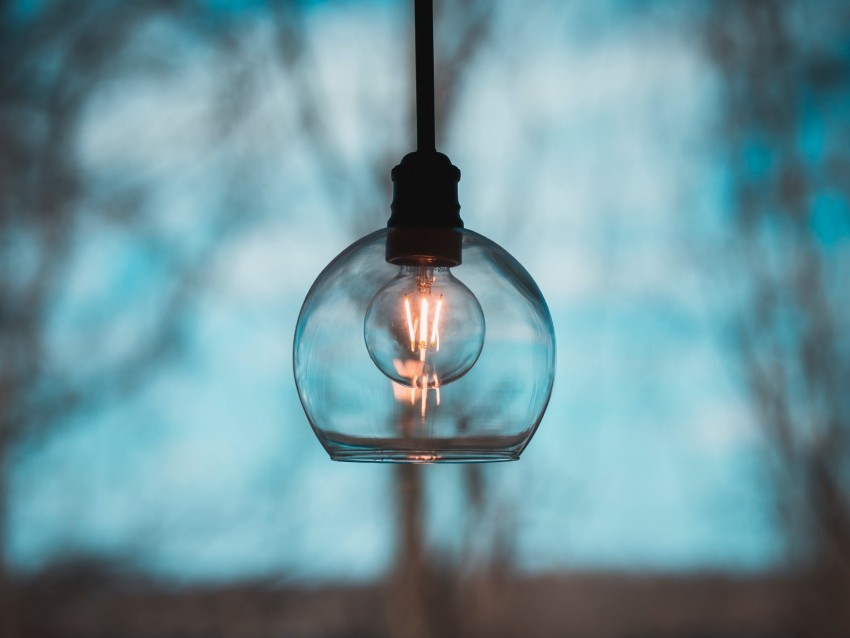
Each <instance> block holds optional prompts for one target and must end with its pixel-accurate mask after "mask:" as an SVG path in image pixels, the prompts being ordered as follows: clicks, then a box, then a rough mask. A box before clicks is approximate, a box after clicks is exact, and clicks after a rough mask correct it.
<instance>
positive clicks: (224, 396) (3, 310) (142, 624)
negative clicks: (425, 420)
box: [0, 0, 850, 638]
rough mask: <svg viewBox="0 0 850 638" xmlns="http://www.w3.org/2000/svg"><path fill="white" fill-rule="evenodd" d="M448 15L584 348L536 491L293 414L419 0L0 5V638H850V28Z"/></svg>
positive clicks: (529, 463) (485, 144) (469, 186)
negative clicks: (380, 453) (352, 458)
mask: <svg viewBox="0 0 850 638" xmlns="http://www.w3.org/2000/svg"><path fill="white" fill-rule="evenodd" d="M435 5H436V6H435V13H436V24H435V34H436V36H435V37H436V56H437V61H436V66H437V121H438V122H437V130H438V147H439V148H440V149H441V150H442V151H444V152H445V153H447V154H448V155H449V156H450V157H451V158H452V160H453V162H454V163H455V164H456V165H457V166H459V167H460V168H461V170H462V172H463V178H462V180H461V183H460V197H461V203H462V205H463V211H462V212H463V217H464V220H465V222H466V225H467V227H468V228H471V229H473V230H476V231H478V232H481V233H483V234H485V235H487V236H488V237H490V238H491V239H493V240H494V241H496V242H497V243H499V244H501V245H502V246H504V247H505V248H506V249H507V250H509V251H510V252H511V253H512V254H514V256H516V257H517V258H518V259H519V260H520V262H522V263H523V264H524V265H525V267H526V268H527V269H528V270H529V272H530V273H531V274H532V275H533V276H534V277H535V278H536V280H537V282H538V284H539V285H540V288H541V290H542V291H543V293H544V295H545V296H546V298H547V300H548V303H549V306H550V309H551V312H552V315H553V318H554V321H555V327H556V332H557V337H558V371H557V377H556V383H555V390H554V394H553V397H552V401H551V404H550V407H549V411H548V413H547V415H546V417H545V418H544V420H543V423H542V424H541V426H540V429H539V430H538V433H537V435H536V436H535V438H534V440H533V441H532V442H531V445H530V446H529V448H528V449H527V451H526V452H525V453H524V455H523V458H522V461H521V462H519V463H508V464H496V465H486V466H425V467H405V466H390V465H375V466H371V465H356V464H351V465H350V464H344V463H333V462H331V461H330V460H328V458H327V455H326V454H325V452H324V450H323V449H322V448H321V446H320V445H319V443H318V442H317V441H316V440H315V438H314V437H313V434H312V432H311V430H310V428H309V425H308V423H307V421H306V419H305V417H304V414H303V412H302V411H301V408H300V404H299V402H298V398H297V395H296V393H295V388H294V382H293V379H292V371H291V344H292V335H293V331H294V326H295V320H296V318H297V314H298V310H299V308H300V304H301V302H302V301H303V299H304V296H305V295H306V293H307V291H308V289H309V287H310V285H311V283H312V281H313V280H314V279H315V278H316V276H317V275H318V274H319V272H320V271H321V270H322V268H323V267H324V266H325V265H326V264H327V263H328V262H329V261H330V260H331V259H332V258H333V257H334V256H335V255H336V254H337V253H339V252H340V251H341V250H342V249H343V248H344V247H345V246H347V245H348V244H349V243H351V242H352V241H354V240H355V239H356V238H358V237H359V236H361V235H363V234H365V233H366V232H368V231H371V230H374V229H376V228H379V227H380V226H382V225H383V224H385V222H386V219H387V217H388V213H389V210H388V206H389V201H390V180H389V172H390V169H391V168H392V166H394V165H395V164H396V163H397V162H398V160H400V158H401V157H402V156H403V155H404V154H405V153H406V152H408V151H409V150H412V149H413V147H414V139H413V138H414V131H415V127H414V126H413V108H412V97H413V96H412V88H413V83H412V2H410V1H407V0H360V1H353V0H351V1H342V0H325V1H312V2H311V1H307V0H302V1H300V2H296V1H294V0H293V1H290V2H262V1H259V0H257V1H251V0H244V1H237V0H208V1H202V0H137V1H134V2H120V1H118V0H91V1H89V2H76V1H74V0H5V1H0V503H2V506H0V530H2V534H0V546H1V547H2V561H0V632H2V634H0V635H2V636H4V637H7V636H8V637H25V636H26V637H29V636H39V637H50V636H57V637H58V636H134V637H135V636H140V637H141V636H150V637H154V636H258V637H259V636H363V637H366V636H370V637H387V636H398V637H401V638H406V637H411V638H414V637H415V638H420V637H426V636H506V637H508V636H582V637H596V636H598V637H603V636H623V637H626V636H629V637H637V636H688V637H693V638H696V637H703V638H707V637H720V636H748V637H752V636H847V635H850V208H848V206H849V205H850V7H848V6H847V5H846V4H845V3H841V2H837V1H836V2H828V1H823V2H804V1H802V0H801V1H799V2H781V3H780V2H772V1H770V0H748V1H746V2H731V1H729V2H712V3H707V2H689V3H683V2H675V1H674V0H667V1H662V0H655V1H645V2H638V1H633V0H628V1H627V0H595V1H594V2H562V1H556V0H533V1H528V2H512V1H510V0H501V1H495V0H452V1H450V0H442V1H437V2H436V3H435Z"/></svg>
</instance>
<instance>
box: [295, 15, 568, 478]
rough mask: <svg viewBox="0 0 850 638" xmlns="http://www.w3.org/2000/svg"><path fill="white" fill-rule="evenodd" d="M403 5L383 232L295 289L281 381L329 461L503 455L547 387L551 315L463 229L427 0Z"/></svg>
mask: <svg viewBox="0 0 850 638" xmlns="http://www.w3.org/2000/svg"><path fill="white" fill-rule="evenodd" d="M414 7H415V38H416V120H417V137H418V148H417V150H416V152H414V153H410V154H408V155H406V156H405V157H404V158H403V159H402V161H401V163H400V164H399V165H398V166H396V167H395V168H394V169H393V170H392V174H391V176H392V182H393V201H392V206H391V215H390V218H389V221H388V223H387V227H386V228H383V229H381V230H377V231H375V232H373V233H371V234H369V235H367V236H365V237H363V238H361V239H359V240H358V241H356V242H354V243H353V244H352V245H351V246H349V247H348V248H346V249H345V250H344V251H342V253H340V254H339V255H338V256H337V257H336V258H335V259H334V260H333V261H332V262H331V263H330V264H329V265H328V266H327V267H326V268H325V269H324V271H323V272H322V273H321V274H320V275H319V277H318V279H316V281H315V283H314V284H313V286H312V288H311V289H310V292H309V293H308V294H307V298H306V299H305V300H304V305H303V306H302V308H301V313H300V315H299V317H298V323H297V325H296V329H295V343H294V348H293V368H294V372H295V383H296V386H297V388H298V396H299V397H300V399H301V404H302V406H303V407H304V411H305V413H306V414H307V418H308V419H309V421H310V424H311V425H312V427H313V431H314V432H315V434H316V436H317V438H318V439H319V441H320V442H321V443H322V445H323V446H324V447H325V449H326V450H327V452H328V453H329V454H330V456H331V458H332V459H334V460H337V461H393V462H408V463H428V462H444V461H509V460H516V459H518V458H519V455H520V453H521V452H522V451H523V450H524V449H525V447H526V445H528V442H529V440H530V439H531V437H532V435H533V434H534V431H535V430H536V429H537V426H538V424H539V423H540V420H541V419H542V418H543V413H544V411H545V410H546V405H547V403H548V402H549V397H550V395H551V393H552V384H553V381H554V374H555V333H554V328H553V326H552V318H551V316H550V314H549V309H548V308H547V306H546V302H545V301H544V299H543V296H542V294H541V293H540V290H539V289H538V288H537V285H536V284H535V283H534V280H533V279H532V278H531V276H530V275H529V274H528V272H526V270H525V269H524V268H523V267H522V266H521V265H520V264H519V262H517V261H516V259H514V258H513V257H511V256H510V255H509V254H508V253H507V252H506V251H505V250H504V249H502V248H501V247H499V246H498V245H496V244H495V243H493V242H492V241H490V240H489V239H487V238H486V237H483V236H481V235H479V234H478V233H475V232H472V231H471V230H467V229H465V228H464V227H463V222H462V221H461V218H460V205H459V203H458V197H457V187H458V181H459V180H460V171H459V170H458V169H457V167H455V166H453V165H452V163H451V162H450V161H449V158H448V157H446V156H445V155H443V154H442V153H438V152H437V151H436V148H435V135H434V44H433V16H432V13H433V9H432V0H415V3H414Z"/></svg>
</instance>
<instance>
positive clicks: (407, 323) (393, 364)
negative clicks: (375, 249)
mask: <svg viewBox="0 0 850 638" xmlns="http://www.w3.org/2000/svg"><path fill="white" fill-rule="evenodd" d="M363 333H364V337H365V340H366V348H367V349H368V351H369V356H371V357H372V361H374V363H375V365H376V366H377V367H378V369H379V370H380V371H381V372H383V373H384V374H385V375H386V376H388V377H389V378H390V379H392V380H393V381H395V382H396V383H400V384H402V385H405V386H408V387H411V388H439V387H440V386H443V385H446V384H447V383H451V382H452V381H455V380H457V379H459V378H461V377H462V376H463V375H464V374H466V373H467V372H469V370H470V368H472V366H473V365H475V362H476V361H477V360H478V355H480V354H481V349H482V348H483V347H484V312H483V311H482V310H481V304H479V303H478V299H476V298H475V295H474V294H472V291H471V290H470V289H469V288H467V287H466V286H465V285H464V284H463V283H462V282H461V281H460V280H458V279H457V278H456V277H455V276H454V275H453V274H452V272H451V271H450V270H449V269H448V268H444V267H434V266H429V265H421V266H402V267H400V269H399V272H398V274H397V275H396V276H395V277H394V278H393V279H391V280H390V281H389V282H388V283H387V284H386V285H384V286H383V287H382V288H381V289H380V290H379V291H378V292H377V293H376V294H375V296H374V297H373V298H372V301H371V302H370V303H369V307H368V308H367V310H366V319H365V321H364V326H363Z"/></svg>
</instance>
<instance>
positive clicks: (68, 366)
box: [0, 0, 494, 636]
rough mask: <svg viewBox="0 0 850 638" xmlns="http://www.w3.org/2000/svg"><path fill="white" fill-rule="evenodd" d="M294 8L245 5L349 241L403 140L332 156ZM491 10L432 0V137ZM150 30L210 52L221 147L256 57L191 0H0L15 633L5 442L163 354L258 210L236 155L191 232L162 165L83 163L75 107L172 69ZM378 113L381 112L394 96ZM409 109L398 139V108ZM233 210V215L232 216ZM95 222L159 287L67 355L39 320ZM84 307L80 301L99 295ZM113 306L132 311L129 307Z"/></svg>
mask: <svg viewBox="0 0 850 638" xmlns="http://www.w3.org/2000/svg"><path fill="white" fill-rule="evenodd" d="M304 7H305V5H303V4H302V3H298V2H285V3H272V4H271V5H268V6H267V5H265V4H263V3H258V4H257V8H258V10H259V11H260V12H261V13H262V16H261V17H262V21H263V22H267V23H268V24H269V26H271V28H272V31H273V34H274V35H273V42H274V43H275V46H276V53H277V64H278V68H277V70H279V71H280V72H281V74H282V76H283V77H284V78H285V81H286V87H287V100H289V101H290V102H291V106H292V107H293V112H294V114H295V115H294V118H295V120H296V122H295V127H296V130H297V131H298V132H299V134H300V135H304V136H305V139H306V140H307V145H306V147H307V148H309V149H310V150H309V152H310V156H309V157H308V158H307V161H308V162H309V163H311V164H312V165H313V166H314V167H315V168H316V173H317V174H318V175H320V176H321V179H323V180H325V182H324V190H325V191H327V192H328V193H334V197H335V201H336V202H345V205H344V206H341V207H339V209H338V211H337V212H338V214H339V215H340V216H341V218H342V219H344V220H345V221H346V224H347V225H348V226H349V227H350V229H351V235H352V238H353V237H356V236H359V235H362V234H364V233H365V232H366V231H368V230H372V229H374V228H376V227H378V226H380V225H382V224H383V223H385V220H386V217H387V211H388V194H389V185H388V176H389V169H390V168H391V166H392V165H393V164H395V163H396V162H397V161H398V160H399V159H400V158H401V157H402V155H403V154H404V153H405V152H408V151H409V150H411V149H412V144H411V142H410V140H409V139H397V138H393V137H392V136H385V137H384V138H382V139H381V140H375V143H374V144H372V145H371V146H370V148H369V149H366V152H365V153H364V154H363V155H362V156H360V157H358V158H357V161H356V162H355V161H347V160H345V159H343V158H344V157H345V153H343V152H342V150H341V142H340V140H339V139H338V138H336V137H335V136H334V133H333V131H334V127H333V126H330V121H331V119H332V118H333V108H331V107H334V106H337V107H338V105H333V104H329V103H328V100H327V99H326V95H324V94H323V90H322V87H321V86H320V81H319V76H320V74H319V72H318V64H319V60H318V52H317V51H316V50H315V48H314V47H315V43H313V42H311V40H310V38H309V37H308V26H307V24H306V18H305V9H304ZM493 7H494V5H492V4H491V3H490V2H487V1H484V0H464V1H463V2H458V3H438V6H437V10H436V15H437V18H438V24H437V27H436V33H437V38H438V43H437V51H438V59H437V77H438V83H437V119H438V122H437V130H438V131H439V133H440V134H441V135H445V134H446V132H447V131H449V130H450V128H451V121H452V117H453V115H454V112H455V105H456V100H457V98H458V96H459V95H460V93H461V85H462V83H463V80H464V70H465V69H466V68H467V67H468V66H470V63H471V61H472V59H473V58H474V57H475V56H476V55H477V54H478V52H480V51H481V50H482V49H483V47H484V46H486V45H487V38H488V29H489V27H490V26H491V25H492V24H493V10H494V9H493ZM163 23H167V24H169V25H171V27H173V28H175V29H176V30H177V34H178V35H177V37H176V38H175V39H174V41H175V42H178V43H179V42H180V41H181V39H182V40H185V41H191V42H194V43H197V42H201V43H202V46H206V47H207V48H208V49H210V50H211V51H212V52H213V56H212V59H213V60H214V62H215V63H216V64H218V67H217V69H216V70H217V73H218V75H217V82H218V85H219V88H220V90H219V91H218V93H217V95H218V98H217V99H216V100H215V103H213V104H208V105H207V108H206V109H205V110H204V112H203V115H204V116H205V117H206V118H207V122H206V124H205V129H204V130H205V131H206V139H205V140H204V142H203V143H202V144H201V149H202V151H201V152H202V153H207V154H212V153H213V151H214V150H215V149H219V148H220V147H224V148H230V147H228V146H227V145H228V144H232V143H233V140H234V139H236V140H237V141H238V138H239V136H240V135H242V131H241V130H240V125H241V123H243V122H244V121H245V120H247V119H248V118H249V117H250V116H251V112H250V111H251V109H250V105H251V94H250V92H251V89H252V86H256V84H257V72H258V71H257V69H256V68H255V67H254V64H255V63H256V62H257V60H256V58H255V55H254V54H253V53H252V52H250V51H249V50H245V49H244V48H242V47H241V42H240V34H241V33H242V32H240V30H239V27H240V26H241V25H240V21H239V19H238V16H236V15H234V14H232V13H230V12H227V11H224V10H222V9H215V8H213V7H211V6H207V5H205V4H204V3H196V2H192V1H191V0H186V1H185V2H181V1H174V0H145V1H143V2H133V3H126V2H120V1H117V0H100V1H98V2H90V3H85V4H83V5H81V4H80V3H77V2H73V1H72V0H54V1H52V2H46V3H36V4H30V3H25V2H14V1H12V0H7V1H0V242H2V243H0V617H2V619H3V621H2V622H3V623H5V626H4V627H2V628H0V629H2V633H3V635H4V636H14V635H16V629H15V620H14V616H15V613H14V601H13V594H14V592H13V590H12V587H11V583H12V579H11V576H10V573H9V568H8V562H7V559H8V555H7V551H6V549H7V543H6V537H5V533H6V531H7V524H8V520H7V509H6V508H7V505H8V500H7V486H6V484H5V481H6V480H7V479H8V476H9V468H10V462H11V459H12V455H13V452H14V451H15V450H16V449H17V448H18V447H19V446H20V445H21V444H22V443H25V442H30V441H34V440H37V439H39V438H41V437H44V436H46V435H47V434H48V433H49V432H51V431H53V430H54V429H55V428H56V427H57V426H60V425H62V424H67V423H70V422H72V421H73V419H74V418H75V417H76V416H78V415H91V414H92V413H93V411H94V410H96V409H98V408H99V407H102V406H104V405H107V404H108V403H109V402H111V401H114V400H115V399H116V398H117V397H121V396H124V395H126V393H127V392H131V391H134V390H136V389H138V388H139V387H141V385H142V384H143V382H144V381H145V380H146V379H148V378H150V376H151V375H152V374H153V373H154V372H156V371H157V370H159V369H161V366H162V365H163V363H165V362H166V361H167V360H168V358H169V357H173V356H175V355H176V354H178V353H179V352H180V350H181V345H182V344H183V337H184V334H183V331H184V325H185V324H186V322H187V321H188V320H189V319H188V318H189V317H190V316H191V311H192V307H193V301H194V300H195V299H196V297H197V294H198V292H199V290H200V289H201V288H202V287H203V285H204V284H205V278H206V276H207V272H208V270H209V267H210V264H211V263H212V262H213V260H214V259H215V256H216V255H217V254H218V253H219V252H220V251H221V250H222V248H223V246H225V245H226V244H227V243H229V242H232V241H233V240H234V238H235V235H236V233H237V231H238V230H239V229H240V228H244V227H245V226H247V225H249V224H251V223H254V222H256V221H257V218H256V214H250V213H249V212H247V211H251V210H254V207H252V206H245V205H243V206H234V204H238V203H239V202H240V201H243V200H244V198H248V197H251V195H250V194H249V193H247V192H246V191H249V190H250V188H247V187H245V186H244V185H243V186H242V187H241V188H240V186H239V183H240V182H244V179H245V175H244V168H245V167H244V166H241V167H240V166H239V165H238V164H239V161H238V160H239V158H237V159H236V160H235V161H234V162H233V163H234V164H236V165H237V166H236V167H235V168H233V169H232V171H233V172H232V174H230V175H229V176H227V175H226V176H225V177H229V179H221V177H222V176H221V175H216V178H215V179H216V183H217V185H216V189H217V190H216V191H215V192H216V193H217V194H220V198H219V199H220V201H221V204H220V205H219V206H215V207H213V208H212V209H211V210H205V211H204V216H203V228H202V229H199V232H198V233H192V236H191V237H186V236H185V235H184V234H182V233H178V232H175V230H174V227H173V226H172V225H170V224H169V223H168V222H169V220H167V219H163V215H161V214H158V213H157V210H156V202H155V201H153V199H154V196H155V195H157V194H158V189H159V188H160V186H161V184H159V183H158V180H160V179H161V178H162V177H163V175H162V173H156V172H152V173H149V174H145V173H144V171H143V170H142V171H136V172H133V170H132V169H126V168H123V167H118V168H115V167H110V169H109V170H107V171H104V170H93V169H92V168H91V166H89V165H87V164H86V162H85V161H84V160H83V159H81V158H82V156H83V155H84V153H83V152H82V151H81V149H80V140H81V137H82V132H83V129H84V126H85V125H86V121H87V120H86V118H87V117H88V116H89V114H90V113H91V111H92V109H93V105H94V104H95V103H96V100H97V99H98V98H100V97H102V94H103V92H104V91H106V89H108V88H111V87H112V88H114V85H115V83H116V82H120V81H121V80H124V79H126V78H127V77H128V76H133V75H142V76H144V75H149V76H150V77H152V78H154V79H159V78H162V77H166V76H168V74H169V73H170V72H172V71H173V69H174V68H175V67H176V66H179V64H180V58H181V53H180V51H178V50H170V49H168V47H165V49H163V44H162V41H158V40H156V39H155V38H154V39H152V40H151V41H149V42H145V41H143V42H142V43H141V44H140V42H139V40H140V38H141V39H143V37H142V35H140V34H144V33H145V29H146V28H148V27H151V25H158V24H159V25H161V24H163ZM411 53H412V47H411ZM411 68H412V64H411ZM411 86H412V83H411ZM235 95H238V96H239V99H238V100H236V99H235ZM410 97H411V99H410V102H409V104H410V105H411V106H412V95H411V96H410ZM349 106H351V107H352V108H353V107H354V106H355V105H349ZM382 108H383V109H385V110H386V111H390V110H397V109H398V108H399V105H398V104H386V105H383V107H382ZM402 108H403V105H402ZM408 112H409V113H410V115H409V117H410V121H411V125H410V126H409V127H408V130H409V131H411V132H412V131H413V130H415V127H413V126H412V119H413V113H412V109H411V108H410V107H408ZM371 121H372V122H373V123H374V124H376V125H377V126H383V119H382V118H381V116H380V113H374V112H373V113H371ZM411 137H412V136H411ZM126 142H127V143H128V144H130V145H132V144H134V143H137V142H140V140H139V139H128V140H126ZM282 152H283V151H282ZM243 204H244V201H243ZM234 209H238V210H243V211H246V212H245V213H243V214H240V215H235V214H234V213H233V210H234ZM106 231H108V232H118V233H120V234H122V235H123V236H124V237H126V238H127V242H128V243H127V246H129V249H130V250H132V251H134V252H138V253H140V254H142V255H143V259H144V260H145V262H146V263H155V264H158V265H160V266H162V268H161V278H162V281H163V282H167V283H162V284H161V285H160V284H157V285H156V286H154V292H153V293H149V294H151V295H153V298H151V299H149V300H148V302H149V303H146V308H147V309H148V311H149V312H148V313H147V314H148V315H150V316H148V317H147V318H146V321H145V322H144V325H143V326H142V327H141V328H139V327H138V326H136V331H135V332H134V335H135V336H134V338H133V339H132V340H131V343H129V344H122V347H120V348H118V349H117V351H116V348H115V347H114V346H115V343H114V341H111V340H110V339H109V338H107V337H108V333H109V331H110V329H111V328H112V327H113V325H114V324H116V323H118V318H117V317H116V316H115V315H114V314H112V313H111V312H109V311H108V312H104V313H102V316H96V317H95V318H94V319H92V318H91V317H89V319H88V320H87V321H85V322H83V323H82V324H80V325H74V326H73V327H72V330H73V335H72V336H73V339H72V340H73V344H72V347H71V348H70V349H69V348H68V347H67V343H63V342H61V340H59V341H57V339H56V335H55V326H56V323H57V321H61V317H60V318H59V319H57V317H59V315H61V314H62V312H64V310H63V308H64V306H63V303H64V299H65V296H66V291H67V289H68V288H69V286H71V284H72V277H73V272H74V268H75V265H76V264H77V262H78V261H79V260H80V259H81V258H82V257H83V256H84V255H85V254H86V253H87V251H90V250H91V249H92V247H93V246H94V245H95V244H96V243H97V241H98V238H99V237H100V236H101V234H102V233H104V232H106ZM106 294H112V295H114V294H115V291H114V290H112V291H107V293H106ZM130 294H131V295H132V294H134V292H131V293H130ZM146 294H148V293H146ZM85 303H86V304H88V305H91V306H95V305H97V304H98V303H100V300H96V299H92V300H87V301H86V302H85ZM151 309H152V310H151ZM116 312H118V311H116ZM124 312H125V314H130V315H132V314H133V309H132V308H130V309H129V310H126V309H125V311H124ZM66 330H67V327H66ZM69 353H70V354H69ZM467 476H468V477H469V481H471V482H472V483H473V484H476V485H477V484H478V483H480V481H481V476H480V469H478V468H471V469H470V470H469V472H468V473H467ZM397 480H398V482H399V485H400V486H401V487H400V489H399V492H398V493H399V495H400V499H401V501H400V503H399V510H398V512H399V519H398V525H399V534H398V538H399V542H400V547H399V553H398V555H399V563H398V575H397V578H398V580H397V582H398V583H401V584H402V589H403V590H404V592H405V593H404V594H403V597H404V596H406V597H407V598H409V599H411V600H413V601H414V602H412V603H411V605H413V607H416V606H419V607H418V608H420V609H422V610H424V609H425V608H424V607H423V605H424V604H425V600H424V599H423V598H422V596H423V595H425V594H422V592H423V591H425V590H426V589H427V587H426V586H425V585H423V583H426V581H427V582H433V578H432V574H430V572H429V569H428V567H427V566H428V565H429V564H431V562H432V561H430V560H429V559H428V558H426V557H425V550H424V542H423V534H424V528H423V520H424V510H423V493H422V477H421V475H420V473H419V469H418V468H404V469H399V470H398V474H397ZM474 491H475V493H476V494H479V495H480V494H481V493H482V491H481V490H480V489H478V490H474ZM429 579H430V580H429ZM431 591H433V588H432V589H431ZM427 617H431V618H433V617H434V616H433V614H425V612H424V611H423V615H422V616H421V617H420V618H421V622H420V623H419V625H416V626H411V625H410V624H409V623H407V622H406V620H405V619H404V618H403V617H401V616H398V615H396V616H393V618H394V619H395V620H392V619H391V622H392V623H395V627H394V635H399V636H404V635H421V634H422V633H423V632H425V633H430V632H431V631H432V630H433V629H434V628H433V627H429V624H428V623H429V622H430V621H429V620H428V619H427Z"/></svg>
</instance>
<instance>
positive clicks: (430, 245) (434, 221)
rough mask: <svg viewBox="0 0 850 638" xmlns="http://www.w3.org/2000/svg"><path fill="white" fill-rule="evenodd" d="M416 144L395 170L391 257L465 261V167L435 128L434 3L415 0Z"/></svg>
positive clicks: (412, 261)
mask: <svg viewBox="0 0 850 638" xmlns="http://www.w3.org/2000/svg"><path fill="white" fill-rule="evenodd" d="M413 19H414V31H415V33H414V36H415V49H416V137H417V149H416V152H414V153H408V154H407V155H405V156H404V157H403V158H402V160H401V162H400V163H399V165H398V166H396V167H395V168H394V169H393V170H392V180H393V202H392V205H391V207H390V210H391V211H392V213H391V215H390V218H389V220H388V221H387V228H388V229H389V232H388V233H387V252H386V260H387V261H388V262H390V263H391V264H397V265H422V264H430V265H433V266H446V267H453V266H457V265H459V264H460V263H461V258H462V255H461V243H462V239H461V234H460V233H459V232H457V230H458V229H460V228H463V221H462V220H461V218H460V204H459V203H458V200H457V184H458V180H460V171H459V170H458V169H457V167H456V166H453V165H452V163H451V160H449V158H448V157H446V156H445V155H443V154H442V153H438V152H437V149H436V145H435V134H434V133H435V132H434V120H435V118H434V3H433V0H414V4H413Z"/></svg>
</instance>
